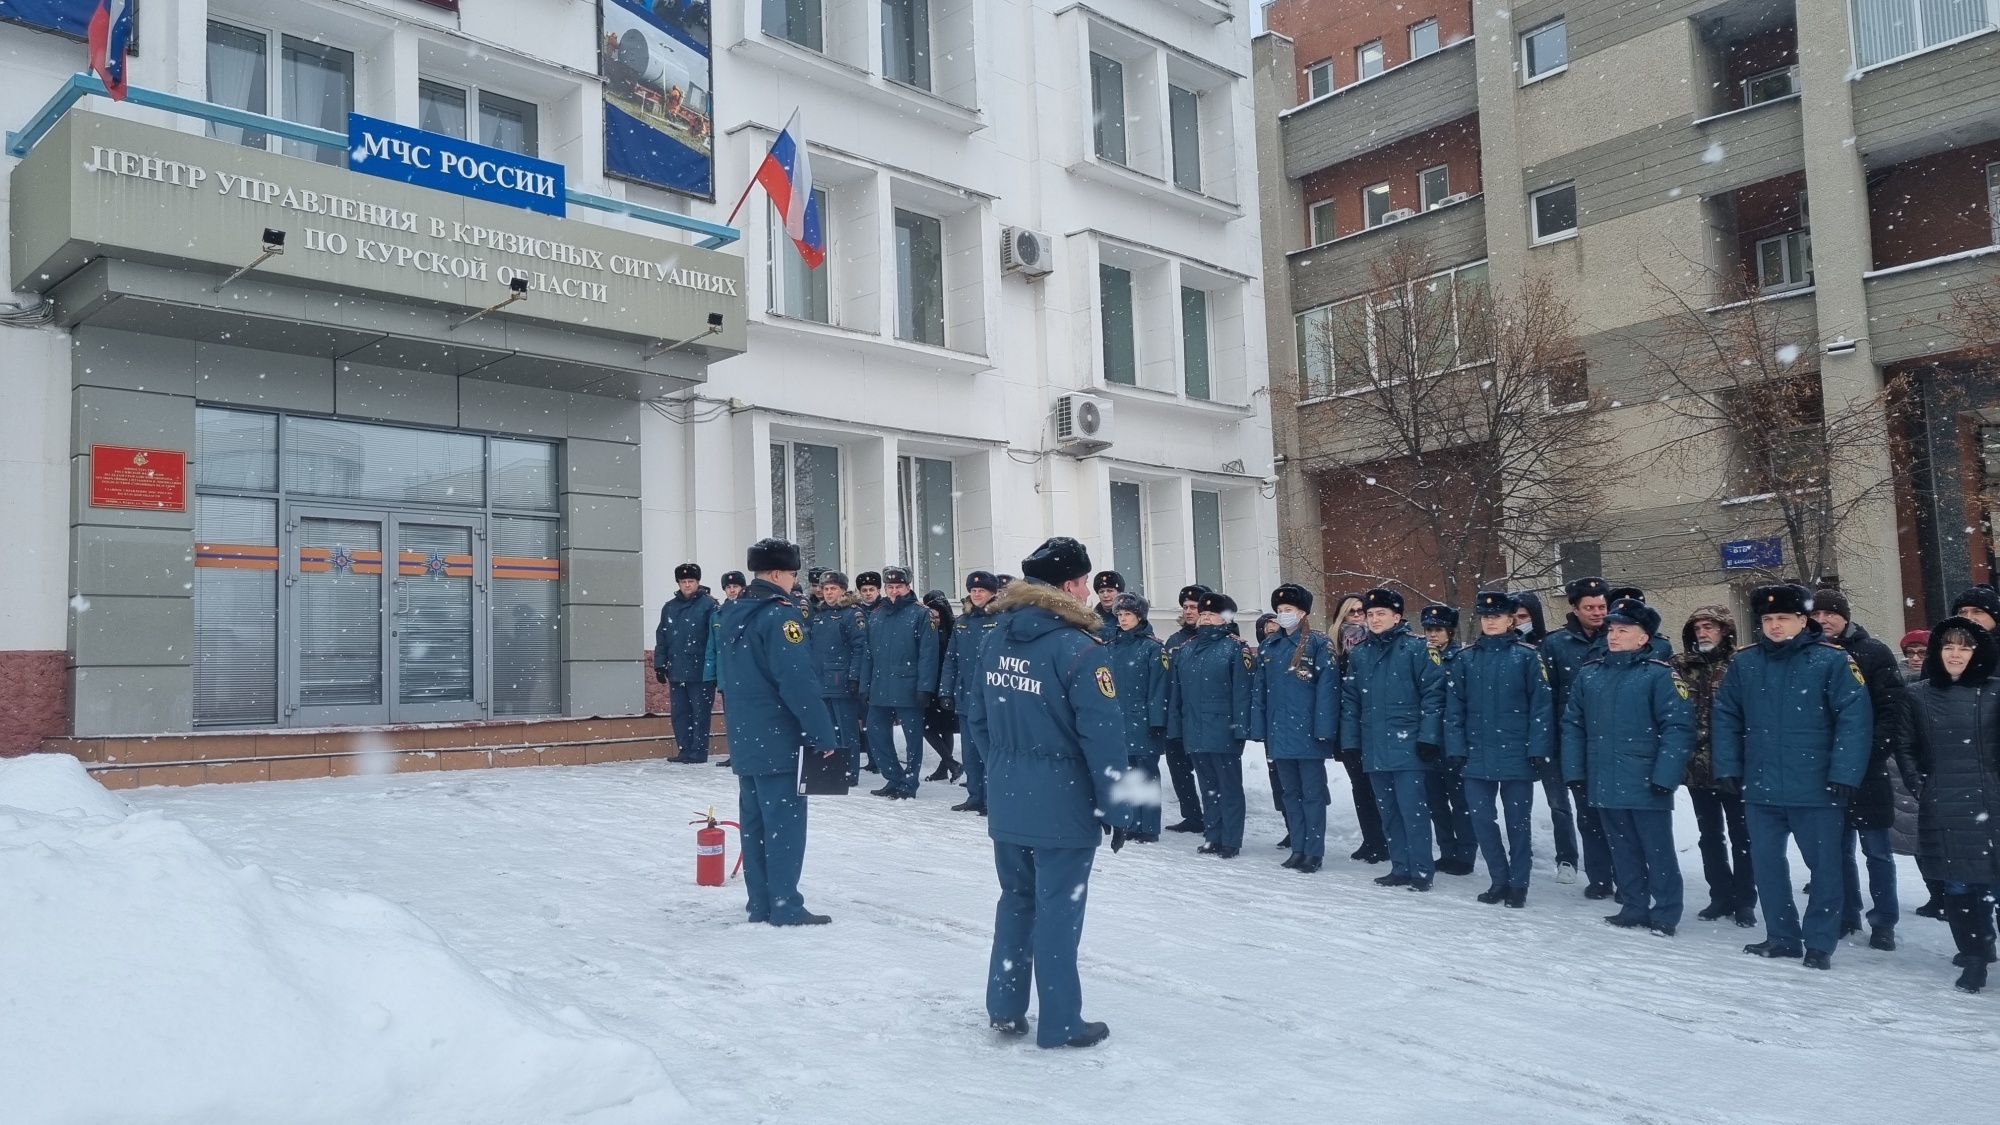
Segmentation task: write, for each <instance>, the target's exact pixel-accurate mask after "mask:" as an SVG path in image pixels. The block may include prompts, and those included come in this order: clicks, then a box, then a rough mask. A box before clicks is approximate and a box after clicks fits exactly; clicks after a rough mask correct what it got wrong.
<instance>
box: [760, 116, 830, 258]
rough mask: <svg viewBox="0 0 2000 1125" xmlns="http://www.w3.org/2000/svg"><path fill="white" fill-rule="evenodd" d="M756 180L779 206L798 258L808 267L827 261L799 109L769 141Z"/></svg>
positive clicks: (810, 164)
mask: <svg viewBox="0 0 2000 1125" xmlns="http://www.w3.org/2000/svg"><path fill="white" fill-rule="evenodd" d="M756 182H758V183H760V184H763V185H764V191H765V193H766V194H768V195H769V196H770V197H771V202H773V203H776V204H777V205H778V213H779V214H781V215H783V216H784V217H785V233H786V234H788V235H791V236H792V244H793V245H795V246H797V247H798V248H799V257H801V258H804V259H805V260H806V266H807V268H809V269H818V268H819V264H820V263H821V262H823V261H825V260H826V234H825V233H824V231H823V230H822V228H821V227H820V221H819V204H818V203H815V202H814V201H813V177H812V161H811V159H810V158H809V157H808V156H807V155H806V137H805V133H804V132H802V131H801V130H800V127H799V111H798V110H796V109H795V110H793V111H792V119H791V121H789V122H787V123H786V125H785V131H784V132H782V133H779V134H778V139H777V140H775V141H772V142H771V151H769V152H767V153H765V154H764V163H763V164H761V165H759V166H758V168H757V181H756Z"/></svg>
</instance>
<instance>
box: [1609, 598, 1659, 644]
mask: <svg viewBox="0 0 2000 1125" xmlns="http://www.w3.org/2000/svg"><path fill="white" fill-rule="evenodd" d="M1604 620H1605V622H1606V623H1607V624H1615V625H1637V626H1638V627H1639V628H1641V629H1644V630H1645V631H1646V634H1647V635H1648V636H1651V635H1652V634H1654V633H1657V632H1659V631H1660V611H1659V610H1656V609H1654V608H1653V607H1652V606H1649V605H1647V604H1646V603H1645V602H1642V601H1640V600H1639V599H1638V598H1619V599H1618V600H1617V601H1615V602H1612V603H1611V608H1610V610H1609V611H1607V612H1606V613H1605V615H1604Z"/></svg>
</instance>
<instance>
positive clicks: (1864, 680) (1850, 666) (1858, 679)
mask: <svg viewBox="0 0 2000 1125" xmlns="http://www.w3.org/2000/svg"><path fill="white" fill-rule="evenodd" d="M1847 670H1848V671H1849V672H1852V673H1853V674H1854V682H1855V683H1857V684H1860V685H1861V686H1862V687H1867V686H1868V677H1866V676H1864V675H1862V674H1861V665H1859V664H1856V663H1855V662H1854V658H1853V657H1852V656H1850V657H1848V658H1847Z"/></svg>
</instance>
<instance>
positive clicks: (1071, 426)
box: [1056, 394, 1112, 453]
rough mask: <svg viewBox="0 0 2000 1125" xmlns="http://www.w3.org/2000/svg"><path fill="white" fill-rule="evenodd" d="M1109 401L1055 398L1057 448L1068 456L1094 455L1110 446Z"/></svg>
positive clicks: (1086, 396) (1068, 397) (1090, 398)
mask: <svg viewBox="0 0 2000 1125" xmlns="http://www.w3.org/2000/svg"><path fill="white" fill-rule="evenodd" d="M1111 406H1112V403H1111V400H1109V399H1103V398H1098V397H1097V396H1096V395H1075V394H1072V395H1063V396H1062V397H1060V398H1058V399H1056V446H1057V448H1060V449H1063V450H1066V451H1068V452H1071V453H1095V452H1097V451H1098V450H1100V449H1105V448H1108V447H1109V446H1110V445H1111Z"/></svg>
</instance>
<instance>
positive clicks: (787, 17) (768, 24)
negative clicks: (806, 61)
mask: <svg viewBox="0 0 2000 1125" xmlns="http://www.w3.org/2000/svg"><path fill="white" fill-rule="evenodd" d="M763 3H764V34H766V35H775V36H777V37H778V38H780V39H785V40H789V41H790V42H793V43H797V44H798V45H799V46H801V47H805V48H807V49H808V50H813V51H823V50H825V49H826V40H825V37H824V33H823V30H822V21H821V18H820V9H819V0H763Z"/></svg>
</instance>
